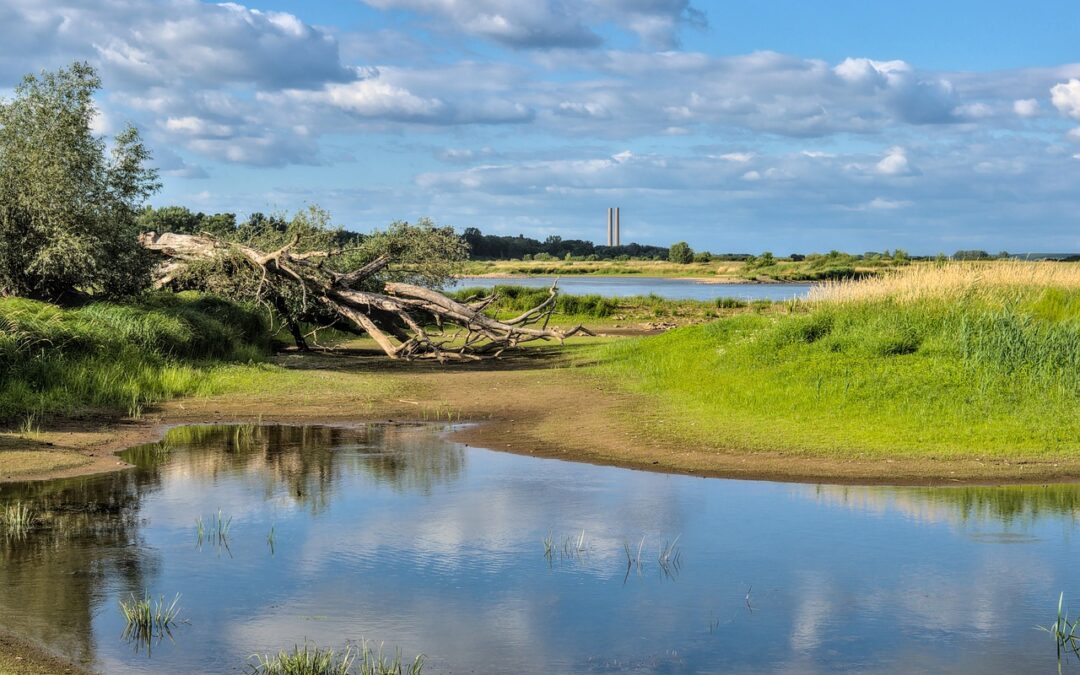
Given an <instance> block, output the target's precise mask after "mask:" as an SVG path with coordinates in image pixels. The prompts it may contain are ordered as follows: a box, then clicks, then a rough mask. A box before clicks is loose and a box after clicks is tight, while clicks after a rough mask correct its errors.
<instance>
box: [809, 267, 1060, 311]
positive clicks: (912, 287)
mask: <svg viewBox="0 0 1080 675" xmlns="http://www.w3.org/2000/svg"><path fill="white" fill-rule="evenodd" d="M1047 288H1056V289H1061V290H1064V291H1077V290H1080V265H1074V264H1070V263H1060V262H1053V261H1038V262H1026V261H1022V260H1010V261H994V262H949V263H944V264H938V265H912V266H909V267H901V268H898V269H894V270H890V271H889V272H886V273H884V274H881V275H880V276H877V277H873V278H869V279H859V280H853V279H842V280H837V281H828V282H825V283H823V284H820V285H818V286H815V287H814V288H813V289H811V291H810V293H809V295H808V298H807V299H808V300H809V301H811V302H822V301H824V302H831V303H853V302H867V301H878V300H892V301H895V302H899V303H909V302H918V301H921V300H926V299H930V298H933V299H938V300H950V301H957V300H966V301H971V300H982V301H984V302H988V303H991V304H1001V303H1007V302H1008V301H1010V300H1017V299H1022V298H1023V297H1025V296H1026V295H1028V294H1029V293H1030V292H1031V291H1032V290H1033V289H1035V290H1038V289H1047Z"/></svg>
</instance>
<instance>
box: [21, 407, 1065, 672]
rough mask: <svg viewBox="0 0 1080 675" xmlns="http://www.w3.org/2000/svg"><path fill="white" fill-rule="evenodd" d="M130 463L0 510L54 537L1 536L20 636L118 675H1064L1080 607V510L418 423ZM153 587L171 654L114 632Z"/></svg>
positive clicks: (1054, 494)
mask: <svg viewBox="0 0 1080 675" xmlns="http://www.w3.org/2000/svg"><path fill="white" fill-rule="evenodd" d="M128 456H129V458H130V459H131V460H132V461H135V462H136V463H137V464H138V468H137V469H135V470H133V471H129V472H125V473H121V474H115V475H108V476H97V477H89V478H80V479H74V480H65V481H54V482H51V483H36V484H23V485H12V486H4V488H3V490H2V492H0V501H6V500H11V499H20V498H21V499H27V498H32V499H34V500H35V501H36V502H37V504H38V505H39V507H40V508H42V509H45V510H47V511H48V512H49V514H50V517H49V522H50V527H48V528H46V529H42V530H39V531H36V532H32V533H30V534H29V535H28V536H27V537H26V538H24V539H13V538H10V537H9V538H7V539H3V540H0V542H2V544H3V549H2V556H0V625H3V626H5V627H8V628H11V629H14V630H17V631H19V632H23V633H25V634H30V635H34V636H36V637H37V638H38V639H40V640H41V641H42V642H44V643H46V644H47V645H49V646H50V647H51V648H53V649H55V650H57V651H60V652H62V653H65V654H67V655H69V656H71V657H73V658H75V659H77V660H80V661H82V662H84V663H87V664H91V665H93V666H95V667H97V668H100V669H101V670H103V671H104V672H148V673H149V672H155V673H171V672H207V673H210V672H215V673H216V672H229V671H239V670H241V669H242V668H243V666H244V664H245V662H246V659H247V658H248V657H249V656H250V655H251V654H252V653H254V652H266V651H276V650H278V649H279V648H282V647H286V648H288V647H291V646H292V645H293V644H294V643H302V642H303V641H304V640H305V639H310V640H313V641H316V642H318V643H319V644H321V645H335V646H341V645H343V644H345V642H346V641H349V640H352V641H358V640H360V639H363V638H366V639H367V640H369V641H374V642H376V643H379V642H385V643H386V645H387V646H388V647H390V648H393V647H397V646H399V647H401V648H402V650H403V651H404V653H405V655H406V656H407V657H408V656H411V655H413V654H415V653H418V652H424V653H426V654H427V655H428V657H429V658H428V663H429V665H428V667H427V668H426V669H425V672H522V673H530V672H531V673H551V672H580V673H588V672H670V673H684V672H685V673H690V672H800V673H805V672H829V671H834V670H846V671H851V670H856V671H864V672H884V671H897V670H902V671H920V670H922V671H933V672H942V671H953V672H972V671H980V672H1016V671H1029V672H1031V671H1038V672H1045V671H1048V670H1053V669H1056V657H1055V652H1054V648H1053V642H1052V640H1051V638H1050V637H1049V636H1048V635H1046V634H1045V633H1040V632H1038V631H1036V630H1035V629H1034V626H1035V625H1036V624H1043V625H1045V624H1049V623H1051V622H1052V621H1053V620H1054V618H1055V617H1054V610H1055V607H1056V605H1055V603H1056V600H1057V595H1058V593H1059V592H1060V591H1065V597H1066V602H1068V601H1070V600H1073V601H1074V605H1075V606H1077V607H1080V583H1078V582H1077V581H1076V578H1077V575H1076V574H1075V565H1074V563H1075V560H1076V559H1077V556H1076V553H1077V545H1076V544H1075V543H1074V540H1073V532H1074V530H1075V528H1076V514H1077V513H1078V505H1080V488H1078V487H1076V486H1050V487H1045V488H1044V487H1009V488H987V487H973V488H950V489H944V488H941V489H917V488H880V487H872V488H865V487H843V486H813V485H797V484H780V483H767V482H749V481H727V480H715V479H701V478H691V477H686V476H669V475H662V474H650V473H645V472H637V471H628V470H622V469H614V468H608V467H596V466H591V465H585V464H574V463H567V462H559V461H554V460H542V459H535V458H531V457H521V456H516V455H508V454H501V453H494V452H489V451H485V450H480V449H474V448H464V447H462V446H459V445H455V444H451V443H447V442H445V441H443V440H442V439H441V437H440V429H438V428H434V427H425V426H397V425H389V426H387V425H373V426H357V427H352V428H329V427H262V428H255V427H189V428H180V429H175V430H173V431H172V432H170V434H169V436H168V438H167V440H166V442H165V443H163V444H160V445H154V446H144V447H141V448H136V449H133V450H131V451H129V455H128ZM86 504H90V505H91V506H90V508H89V510H88V509H87V508H86V507H85V505H86ZM218 509H220V510H221V512H222V513H223V514H224V515H225V516H226V517H232V525H231V528H230V533H229V536H228V547H224V546H218V545H216V542H211V541H206V542H204V543H203V545H202V547H201V548H200V547H198V546H197V545H196V535H195V519H196V518H197V517H199V516H202V517H203V518H204V520H206V522H208V523H209V522H210V521H211V520H212V517H213V514H215V513H216V512H217V511H218ZM271 527H273V529H274V546H273V552H271V550H270V546H269V545H268V541H267V535H268V533H269V532H270V529H271ZM582 531H584V532H585V535H584V542H585V543H584V547H583V548H584V549H585V550H584V552H582V553H577V552H575V553H574V554H573V555H569V554H563V552H562V550H563V548H564V545H565V544H566V542H567V541H571V542H572V544H571V548H576V547H577V543H578V541H579V540H581V532H582ZM549 535H550V537H551V539H552V540H553V541H554V542H555V544H556V548H557V549H558V552H556V554H555V555H553V556H551V558H550V559H548V558H545V556H544V544H543V541H544V539H545V538H546V537H548V536H549ZM676 536H678V537H679V539H678V547H679V549H680V552H681V566H680V567H679V569H677V570H674V569H673V570H669V573H668V574H665V573H663V571H662V570H661V569H660V566H659V565H657V563H656V558H657V553H658V550H659V548H660V546H661V545H662V543H663V542H664V541H665V540H666V541H669V542H670V541H671V540H673V539H674V538H675V537H676ZM643 537H644V544H641V543H640V542H641V540H642V538H643ZM624 544H625V545H626V547H628V548H629V549H630V550H631V552H632V555H633V556H634V557H637V552H638V550H639V546H640V550H641V552H642V553H641V558H642V559H643V561H644V564H643V565H642V567H641V569H640V570H638V569H637V567H636V565H635V566H633V567H632V569H631V570H630V573H629V574H627V557H626V553H625V549H624ZM144 589H146V590H149V591H150V592H151V593H152V594H154V595H157V594H164V595H166V596H168V597H169V598H171V597H172V596H173V595H174V594H175V593H181V594H182V599H181V606H182V607H183V614H182V617H183V618H186V619H187V620H188V622H189V623H187V624H182V625H180V626H178V627H177V628H176V629H175V630H174V631H173V635H172V638H171V639H169V638H165V639H163V640H161V641H160V642H159V643H156V644H153V645H152V646H151V647H152V648H151V649H150V653H149V655H148V654H147V650H146V645H139V644H132V643H129V642H125V641H124V640H122V638H121V634H122V632H123V628H124V627H123V622H122V619H121V617H120V613H119V610H118V608H117V601H118V599H119V598H121V597H126V596H127V594H128V593H131V592H134V593H136V594H141V593H142V591H143V590H144ZM1071 665H1072V666H1073V667H1074V669H1076V668H1075V666H1076V664H1071ZM1076 670H1078V671H1080V669H1076Z"/></svg>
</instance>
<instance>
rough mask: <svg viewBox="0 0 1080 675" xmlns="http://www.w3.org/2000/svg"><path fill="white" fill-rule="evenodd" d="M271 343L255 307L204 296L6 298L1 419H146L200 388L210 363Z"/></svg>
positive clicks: (1, 324) (0, 326) (0, 313)
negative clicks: (66, 300)
mask: <svg viewBox="0 0 1080 675" xmlns="http://www.w3.org/2000/svg"><path fill="white" fill-rule="evenodd" d="M267 348H268V342H267V332H266V329H265V326H264V324H263V319H262V318H261V316H260V314H259V312H258V311H256V309H254V308H252V307H247V306H243V305H238V304H236V303H232V302H228V301H226V300H222V299H218V298H213V297H208V296H203V295H198V294H191V293H181V294H150V295H147V296H146V297H144V298H143V299H141V300H140V301H139V302H138V303H137V304H133V305H118V304H113V303H94V304H91V305H87V306H84V307H79V308H70V309H65V308H61V307H58V306H56V305H51V304H47V303H42V302H35V301H32V300H24V299H19V298H5V299H0V421H9V420H13V419H16V418H19V417H22V418H24V419H29V418H33V419H40V416H41V415H43V414H49V413H71V412H74V411H76V410H80V409H83V408H86V407H92V408H105V409H112V410H117V411H121V412H126V413H127V414H129V415H131V416H138V415H141V413H142V410H143V408H144V407H145V406H146V405H147V404H150V403H153V402H156V401H160V400H163V399H167V398H170V397H172V396H176V395H179V394H182V393H186V392H189V391H191V390H192V389H194V388H195V387H196V386H197V385H198V383H199V382H200V381H201V380H202V379H203V377H204V373H205V366H206V365H207V364H208V363H212V362H216V361H220V360H234V361H235V360H239V361H250V360H257V359H260V358H261V357H262V355H263V354H265V353H266V351H267Z"/></svg>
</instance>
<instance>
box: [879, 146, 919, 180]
mask: <svg viewBox="0 0 1080 675" xmlns="http://www.w3.org/2000/svg"><path fill="white" fill-rule="evenodd" d="M876 169H877V172H878V173H880V174H884V175H886V176H907V175H910V174H911V173H913V171H912V168H911V164H910V163H909V162H908V158H907V151H906V150H904V148H901V147H900V146H894V147H892V148H889V150H888V152H886V153H885V157H884V158H882V160H881V161H880V162H878V163H877V166H876Z"/></svg>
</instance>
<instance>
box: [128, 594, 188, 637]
mask: <svg viewBox="0 0 1080 675" xmlns="http://www.w3.org/2000/svg"><path fill="white" fill-rule="evenodd" d="M179 604H180V594H179V593H177V594H176V597H174V598H173V599H172V602H168V603H167V602H166V601H165V596H164V595H159V596H158V598H157V600H154V599H152V598H151V597H150V594H149V593H146V594H144V595H143V597H141V598H139V597H136V596H135V594H134V593H132V594H131V597H130V598H128V599H127V600H124V599H121V600H120V613H121V614H123V615H124V621H125V623H126V625H125V627H124V638H125V639H135V640H138V641H140V642H147V643H149V641H150V640H151V639H152V638H154V637H160V636H161V635H165V634H168V633H169V632H170V629H171V628H172V627H173V626H174V625H175V624H176V623H178V622H179V619H180V607H179Z"/></svg>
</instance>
